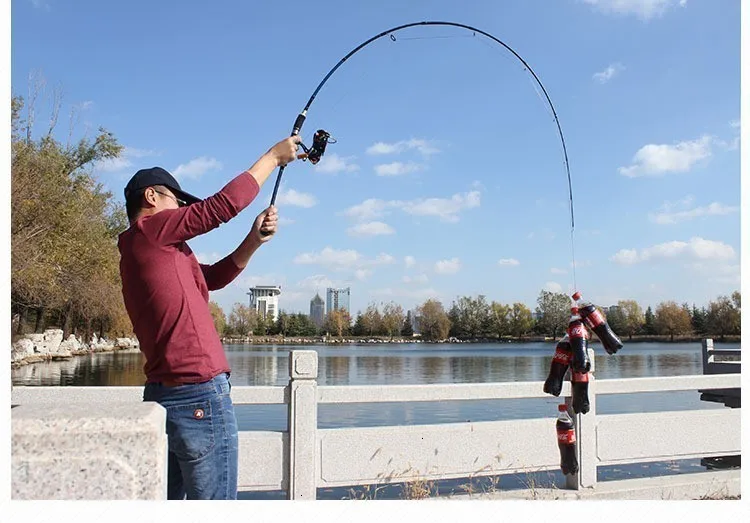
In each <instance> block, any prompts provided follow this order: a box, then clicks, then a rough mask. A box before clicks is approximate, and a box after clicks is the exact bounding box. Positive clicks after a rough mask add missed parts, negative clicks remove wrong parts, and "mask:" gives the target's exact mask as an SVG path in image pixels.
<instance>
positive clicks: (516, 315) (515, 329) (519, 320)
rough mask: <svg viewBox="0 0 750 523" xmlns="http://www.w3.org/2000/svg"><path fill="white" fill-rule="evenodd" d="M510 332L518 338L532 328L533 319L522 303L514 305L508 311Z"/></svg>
mask: <svg viewBox="0 0 750 523" xmlns="http://www.w3.org/2000/svg"><path fill="white" fill-rule="evenodd" d="M509 323H510V332H511V334H513V336H515V337H516V338H519V337H521V336H523V335H524V334H526V333H527V332H529V331H530V330H531V329H532V328H533V327H534V318H533V316H532V315H531V311H530V310H529V308H528V307H527V306H526V305H524V304H523V303H514V304H513V307H512V308H511V310H510V321H509Z"/></svg>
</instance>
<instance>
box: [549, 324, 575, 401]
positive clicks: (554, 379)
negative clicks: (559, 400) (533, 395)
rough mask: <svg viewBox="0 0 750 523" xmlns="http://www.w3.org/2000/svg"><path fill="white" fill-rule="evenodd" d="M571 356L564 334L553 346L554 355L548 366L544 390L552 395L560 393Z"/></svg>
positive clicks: (566, 337)
mask: <svg viewBox="0 0 750 523" xmlns="http://www.w3.org/2000/svg"><path fill="white" fill-rule="evenodd" d="M571 357H572V351H571V349H570V342H569V341H568V335H567V334H566V335H565V336H563V338H562V339H561V340H560V341H558V342H557V346H556V347H555V355H554V356H553V357H552V363H551V364H550V367H549V376H547V380H546V381H545V382H544V392H546V393H547V394H552V395H553V396H559V395H560V391H561V390H562V385H563V380H564V378H565V373H566V372H567V371H568V365H570V359H571Z"/></svg>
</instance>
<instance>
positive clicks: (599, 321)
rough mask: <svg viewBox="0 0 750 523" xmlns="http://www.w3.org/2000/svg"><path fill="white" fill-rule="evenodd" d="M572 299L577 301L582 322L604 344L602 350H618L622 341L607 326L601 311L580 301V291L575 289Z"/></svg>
mask: <svg viewBox="0 0 750 523" xmlns="http://www.w3.org/2000/svg"><path fill="white" fill-rule="evenodd" d="M573 299H574V300H575V301H576V302H578V311H579V312H580V314H581V318H582V319H583V321H584V323H585V324H586V326H587V327H588V328H589V329H591V330H592V331H594V332H595V333H596V336H597V337H598V338H599V341H601V342H602V346H604V350H606V351H607V354H614V353H615V352H617V351H618V350H620V349H621V348H622V342H621V341H620V338H619V337H618V336H617V334H615V333H614V331H613V330H612V328H611V327H610V326H609V324H608V323H607V320H606V319H604V315H602V313H601V311H600V310H599V309H597V308H596V307H595V306H594V305H593V304H592V303H588V302H580V301H579V300H580V299H581V293H580V292H577V291H576V292H575V294H573Z"/></svg>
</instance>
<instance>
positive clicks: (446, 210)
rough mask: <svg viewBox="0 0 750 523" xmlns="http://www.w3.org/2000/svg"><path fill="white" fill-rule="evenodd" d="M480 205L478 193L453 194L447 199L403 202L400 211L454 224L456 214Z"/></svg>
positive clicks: (456, 218)
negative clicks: (436, 218)
mask: <svg viewBox="0 0 750 523" xmlns="http://www.w3.org/2000/svg"><path fill="white" fill-rule="evenodd" d="M479 205H480V193H479V191H471V192H468V193H465V194H454V195H453V196H451V198H450V199H447V198H427V199H421V198H420V199H417V200H412V201H409V202H403V203H402V205H401V209H402V210H403V211H404V212H405V213H407V214H411V215H414V216H436V217H438V218H440V220H441V221H444V222H451V223H455V222H457V221H459V219H460V218H459V216H458V214H459V213H460V212H461V211H463V210H466V209H473V208H475V207H479Z"/></svg>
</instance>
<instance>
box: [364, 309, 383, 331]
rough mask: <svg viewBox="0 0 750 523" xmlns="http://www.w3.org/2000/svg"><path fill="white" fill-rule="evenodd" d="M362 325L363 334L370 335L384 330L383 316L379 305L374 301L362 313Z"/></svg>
mask: <svg viewBox="0 0 750 523" xmlns="http://www.w3.org/2000/svg"><path fill="white" fill-rule="evenodd" d="M361 327H362V331H363V332H362V334H363V335H368V336H372V335H373V334H376V333H380V332H381V331H382V330H383V317H382V315H381V314H380V310H379V309H378V306H377V305H375V304H374V303H370V304H369V305H368V306H367V309H365V312H364V313H362V322H361Z"/></svg>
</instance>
